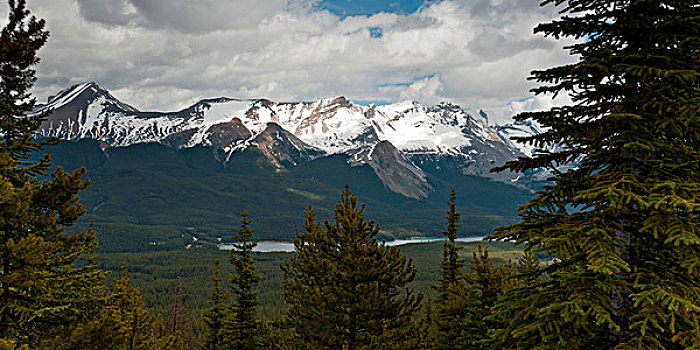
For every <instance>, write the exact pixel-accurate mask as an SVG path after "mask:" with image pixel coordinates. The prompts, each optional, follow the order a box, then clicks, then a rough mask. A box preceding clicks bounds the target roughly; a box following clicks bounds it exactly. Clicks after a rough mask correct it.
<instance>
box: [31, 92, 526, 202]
mask: <svg viewBox="0 0 700 350" xmlns="http://www.w3.org/2000/svg"><path fill="white" fill-rule="evenodd" d="M45 111H51V112H50V114H49V115H48V117H47V119H46V120H45V121H44V123H43V124H42V126H41V128H40V130H39V135H40V136H42V137H60V138H63V139H67V140H76V139H95V140H99V141H102V142H103V143H104V144H105V145H106V146H110V147H122V146H129V145H132V144H137V143H149V142H154V143H161V144H163V145H166V146H169V147H172V148H188V147H194V146H207V147H213V148H215V149H219V150H222V151H223V152H225V153H226V154H227V155H228V157H230V155H231V154H233V153H234V152H236V151H238V150H242V149H245V148H248V147H257V148H259V149H260V151H261V152H262V153H263V154H264V155H265V156H266V157H267V158H268V159H269V160H270V162H271V163H272V164H273V165H274V166H276V167H278V168H288V167H294V166H296V165H297V164H299V163H300V162H306V161H313V160H314V159H317V158H319V157H323V156H325V155H334V154H344V155H347V156H348V163H349V164H351V165H353V166H361V165H368V166H370V167H371V168H372V169H374V171H375V173H376V174H377V176H378V177H379V178H380V179H381V181H382V182H383V183H384V185H385V186H387V187H388V188H389V189H391V190H392V191H394V192H396V193H400V194H402V195H404V196H407V197H412V198H421V197H424V196H425V195H426V194H427V192H428V191H430V190H431V186H430V184H429V183H428V182H427V181H426V176H425V172H426V171H434V170H436V169H441V168H443V167H451V168H454V170H455V171H457V172H459V173H461V174H466V175H476V176H482V177H490V178H493V179H495V180H499V181H503V182H510V183H514V184H516V185H517V184H518V181H520V177H519V176H518V175H516V174H511V173H507V172H505V173H499V174H492V173H490V172H489V169H490V168H491V167H493V166H496V165H500V164H503V163H504V162H506V161H508V160H511V159H514V158H516V157H519V156H528V155H530V154H531V152H532V151H533V149H532V147H531V146H523V145H518V144H516V143H514V142H513V141H511V140H510V137H511V136H524V135H531V134H535V133H538V132H539V129H538V128H537V127H536V126H535V125H533V124H531V123H530V124H526V123H518V124H510V125H505V126H489V124H488V119H487V118H488V116H487V115H486V114H485V113H484V112H483V111H480V110H472V109H467V108H462V107H460V106H457V105H453V104H450V103H441V104H439V105H436V106H431V107H425V106H422V105H420V104H418V103H416V102H413V101H407V102H401V103H396V104H391V105H384V106H375V105H370V106H362V105H355V104H353V103H352V102H350V101H348V100H347V99H345V98H344V97H335V98H326V99H320V100H317V101H311V102H273V101H270V100H266V99H252V100H240V99H231V98H224V97H222V98H215V99H205V100H201V101H199V102H197V103H195V104H194V105H192V106H190V107H188V108H186V109H183V110H181V111H177V112H142V111H139V110H137V109H136V108H134V107H132V106H130V105H128V104H126V103H123V102H121V101H119V100H118V99H117V98H115V97H114V96H112V95H111V94H110V93H109V92H108V91H107V90H105V89H103V88H101V87H100V86H98V85H97V84H94V83H87V84H80V85H75V86H72V87H70V88H68V89H66V90H63V91H60V92H59V93H58V94H57V95H56V96H54V97H51V98H49V100H48V102H47V103H46V104H42V105H37V107H36V109H35V111H34V113H42V112H45ZM228 157H226V159H225V160H227V159H228Z"/></svg>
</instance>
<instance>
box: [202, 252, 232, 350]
mask: <svg viewBox="0 0 700 350" xmlns="http://www.w3.org/2000/svg"><path fill="white" fill-rule="evenodd" d="M222 280H223V278H222V277H221V267H220V266H219V260H218V259H217V260H216V261H215V262H214V274H213V275H212V276H211V281H212V290H211V301H210V302H211V307H210V308H209V309H208V310H207V311H206V313H205V314H204V323H205V324H206V325H207V333H206V335H205V342H206V343H205V345H204V349H206V350H218V349H222V348H223V344H224V327H225V325H226V320H228V319H229V317H230V316H229V314H228V310H227V304H226V300H227V299H228V295H227V294H226V292H225V291H224V290H223V288H222V286H221V281H222Z"/></svg>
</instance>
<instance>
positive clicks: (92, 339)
mask: <svg viewBox="0 0 700 350" xmlns="http://www.w3.org/2000/svg"><path fill="white" fill-rule="evenodd" d="M158 328H159V327H158V322H156V320H155V318H154V317H153V316H152V315H151V314H150V313H149V312H148V311H147V310H146V307H145V305H144V297H143V295H142V294H141V291H140V290H139V289H138V288H135V287H133V286H132V285H131V281H130V280H129V276H128V272H127V269H126V265H124V266H122V270H121V273H120V275H119V278H118V279H116V280H115V281H114V283H113V284H112V288H111V292H110V293H109V295H108V298H107V300H106V302H105V304H104V305H103V306H102V307H101V310H100V312H99V313H97V314H96V315H93V316H91V317H89V318H86V319H85V320H84V321H82V322H80V323H78V324H77V325H76V327H75V328H74V329H73V331H72V332H71V334H70V337H68V339H67V340H66V338H64V337H57V338H56V339H53V340H52V341H50V342H49V341H44V342H42V344H41V346H40V348H47V349H49V348H50V349H56V350H136V349H154V350H155V349H172V350H175V349H183V348H185V347H184V344H183V343H182V341H181V339H180V338H179V337H177V336H175V335H160V334H159V332H158Z"/></svg>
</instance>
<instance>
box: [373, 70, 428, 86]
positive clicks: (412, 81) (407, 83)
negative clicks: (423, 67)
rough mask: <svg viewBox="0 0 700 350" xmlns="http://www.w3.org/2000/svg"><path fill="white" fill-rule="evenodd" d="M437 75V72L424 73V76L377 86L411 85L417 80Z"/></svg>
mask: <svg viewBox="0 0 700 350" xmlns="http://www.w3.org/2000/svg"><path fill="white" fill-rule="evenodd" d="M435 75H437V73H433V74H428V75H423V76H420V77H415V78H413V79H411V81H403V82H400V83H387V84H377V87H387V86H409V85H411V84H413V83H415V82H417V81H420V80H427V79H430V78H434V77H435Z"/></svg>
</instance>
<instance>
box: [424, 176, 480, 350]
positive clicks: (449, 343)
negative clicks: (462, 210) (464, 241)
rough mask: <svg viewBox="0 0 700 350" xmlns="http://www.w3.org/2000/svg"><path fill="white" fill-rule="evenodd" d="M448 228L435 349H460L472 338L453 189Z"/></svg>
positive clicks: (436, 320) (458, 215)
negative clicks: (466, 327) (465, 327)
mask: <svg viewBox="0 0 700 350" xmlns="http://www.w3.org/2000/svg"><path fill="white" fill-rule="evenodd" d="M447 205H448V210H447V216H446V217H445V218H446V219H447V229H446V230H445V231H442V234H443V235H445V236H446V237H447V239H448V240H447V242H445V244H444V247H443V253H442V261H441V262H440V268H441V274H440V279H439V281H438V285H437V286H436V288H435V289H436V292H437V298H436V300H435V302H436V305H435V309H436V315H435V320H434V322H435V331H436V341H435V347H434V348H435V349H445V350H449V349H461V348H463V347H464V346H465V345H466V344H467V343H468V342H469V341H470V339H472V335H471V334H466V333H465V332H463V330H462V327H463V325H464V324H465V322H467V321H468V318H469V317H472V316H473V315H470V314H469V313H468V312H469V308H468V304H467V301H468V298H467V289H466V284H465V277H466V276H465V274H464V259H461V258H459V256H458V253H459V248H458V247H457V243H456V242H455V240H456V239H457V233H458V229H459V218H460V214H459V213H457V195H456V194H455V191H454V189H453V190H452V193H451V195H450V200H449V202H448V203H447Z"/></svg>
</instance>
